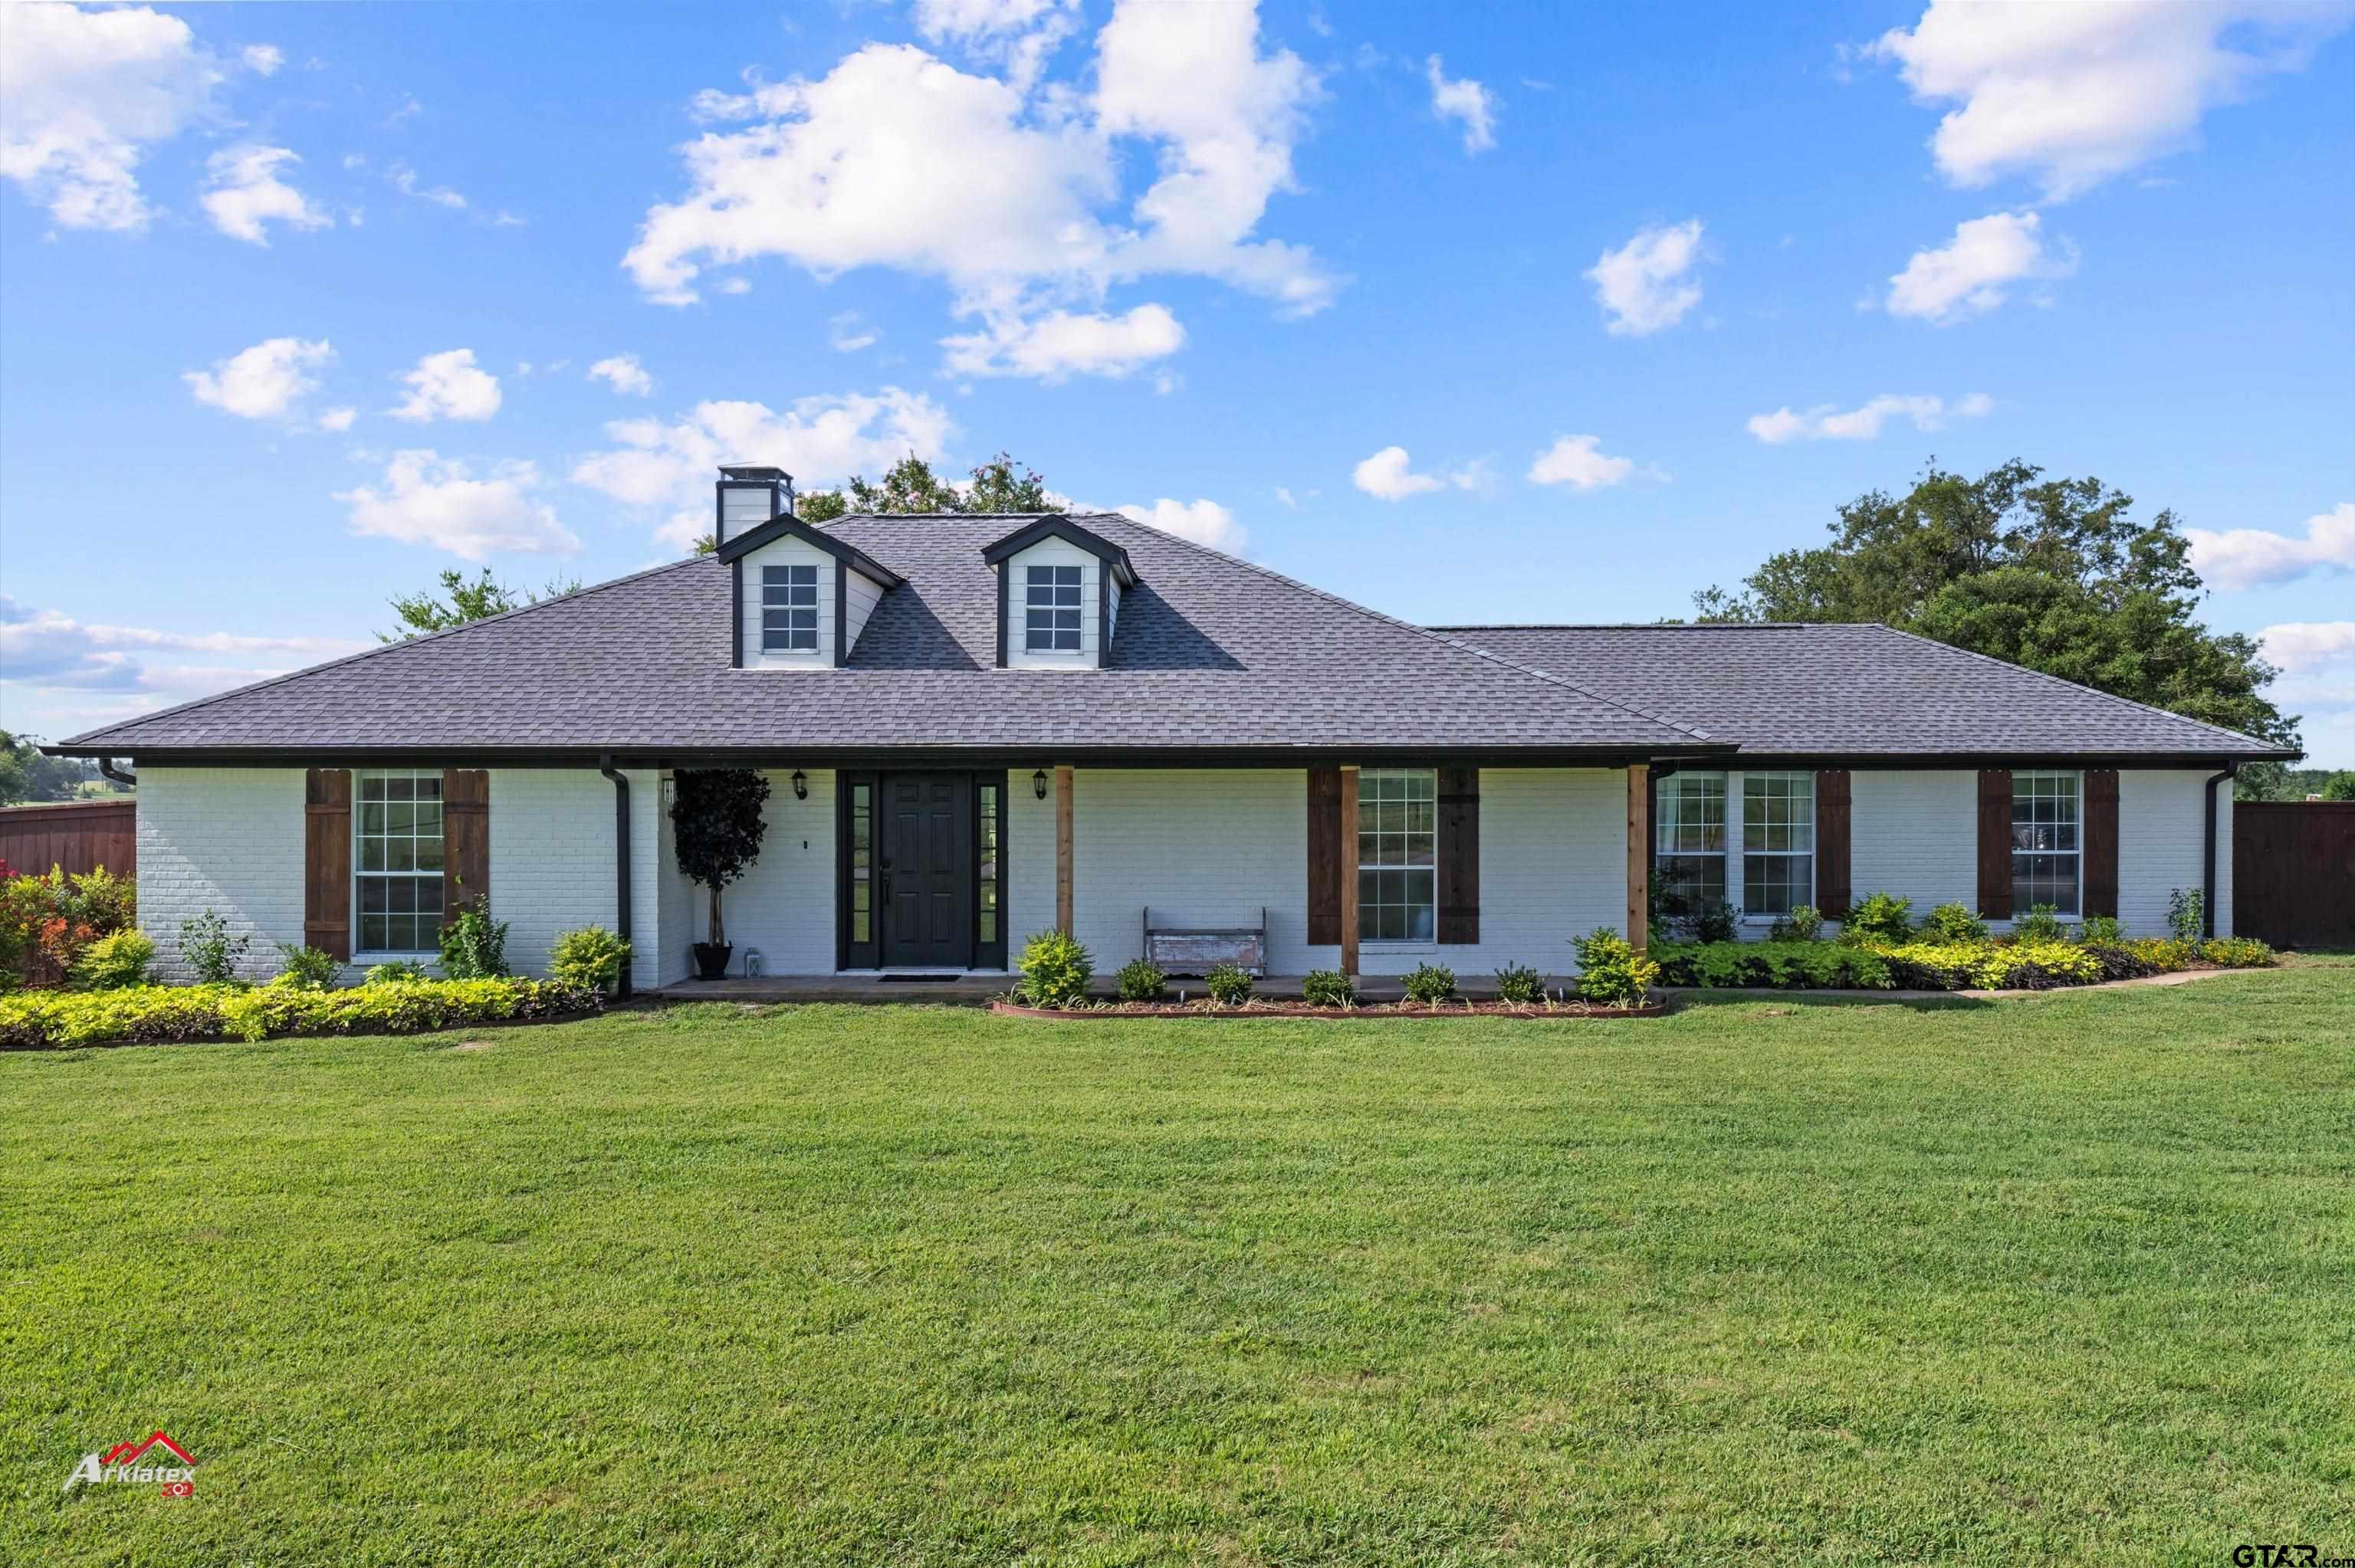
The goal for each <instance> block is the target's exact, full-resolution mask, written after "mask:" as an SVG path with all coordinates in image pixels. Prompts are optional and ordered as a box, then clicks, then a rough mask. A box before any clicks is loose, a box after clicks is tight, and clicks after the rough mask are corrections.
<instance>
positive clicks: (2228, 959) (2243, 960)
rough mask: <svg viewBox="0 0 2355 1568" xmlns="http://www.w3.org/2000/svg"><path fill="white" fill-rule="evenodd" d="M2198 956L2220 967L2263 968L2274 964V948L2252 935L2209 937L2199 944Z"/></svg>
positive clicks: (2268, 967) (2269, 967)
mask: <svg viewBox="0 0 2355 1568" xmlns="http://www.w3.org/2000/svg"><path fill="white" fill-rule="evenodd" d="M2200 957H2201V958H2203V959H2207V960H2208V961H2209V962H2210V963H2211V964H2214V965H2215V966H2216V967H2217V968H2218V969H2271V968H2272V967H2273V964H2274V950H2273V949H2272V948H2269V947H2267V946H2266V945H2265V944H2264V943H2263V942H2260V941H2258V940H2257V939H2256V938H2254V937H2211V938H2208V939H2207V940H2206V941H2204V942H2202V943H2200Z"/></svg>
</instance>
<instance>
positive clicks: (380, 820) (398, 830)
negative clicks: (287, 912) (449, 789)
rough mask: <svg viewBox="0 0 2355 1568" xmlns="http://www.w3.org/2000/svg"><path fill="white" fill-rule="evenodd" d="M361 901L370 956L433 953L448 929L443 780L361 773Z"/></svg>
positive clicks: (357, 883) (356, 879) (356, 884)
mask: <svg viewBox="0 0 2355 1568" xmlns="http://www.w3.org/2000/svg"><path fill="white" fill-rule="evenodd" d="M355 782H356V783H357V786H358V801H357V804H358V806H359V810H358V812H357V817H356V820H355V822H354V824H353V832H354V834H355V836H356V841H357V842H356V843H355V848H356V849H357V852H358V853H357V854H356V855H355V856H354V861H355V874H354V875H353V878H352V884H353V895H354V901H355V902H356V903H357V905H358V915H359V920H358V926H359V946H358V949H357V950H358V951H361V952H366V953H430V952H432V951H433V950H434V949H435V948H436V947H437V946H438V944H439V941H440V938H441V932H442V775H441V774H440V773H438V772H415V773H409V772H401V773H383V772H377V773H362V774H360V775H359V776H358V778H357V779H356V781H355Z"/></svg>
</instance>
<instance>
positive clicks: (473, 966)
mask: <svg viewBox="0 0 2355 1568" xmlns="http://www.w3.org/2000/svg"><path fill="white" fill-rule="evenodd" d="M506 972H507V923H506V921H504V920H494V919H492V918H491V900H490V897H489V895H484V896H483V897H480V898H476V899H472V900H468V901H465V902H463V903H461V904H460V905H459V906H458V915H457V918H455V919H453V920H452V921H451V922H450V923H449V924H448V925H447V926H444V927H442V973H443V974H444V975H447V976H448V977H449V978H450V979H452V980H496V979H498V978H499V977H500V976H502V975H504V974H506Z"/></svg>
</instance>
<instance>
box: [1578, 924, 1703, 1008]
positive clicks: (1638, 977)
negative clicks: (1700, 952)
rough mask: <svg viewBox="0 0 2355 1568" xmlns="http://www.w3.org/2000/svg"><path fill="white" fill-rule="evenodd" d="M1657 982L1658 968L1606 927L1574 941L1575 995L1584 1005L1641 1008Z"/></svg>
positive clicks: (1601, 927) (1599, 927)
mask: <svg viewBox="0 0 2355 1568" xmlns="http://www.w3.org/2000/svg"><path fill="white" fill-rule="evenodd" d="M1703 945H1704V946H1706V945H1708V944H1703ZM1659 978H1660V966H1659V965H1657V964H1656V963H1654V962H1653V961H1652V960H1651V959H1647V958H1645V957H1644V956H1643V955H1642V954H1640V953H1638V952H1636V949H1635V948H1634V947H1632V946H1631V945H1630V944H1629V943H1628V941H1627V938H1625V937H1623V936H1621V935H1620V934H1619V933H1618V932H1616V931H1614V930H1613V929H1612V928H1611V927H1608V926H1597V927H1595V928H1594V929H1593V930H1592V931H1589V932H1588V933H1587V934H1586V935H1585V936H1583V937H1581V938H1579V939H1578V994H1579V995H1580V996H1582V997H1583V998H1585V999H1586V1000H1587V1001H1592V1002H1599V1003H1601V1004H1602V1005H1604V1006H1606V1007H1641V1006H1643V1005H1644V1002H1645V1001H1646V998H1647V997H1648V996H1649V995H1650V993H1651V989H1652V985H1653V982H1655V981H1656V980H1658V979H1659Z"/></svg>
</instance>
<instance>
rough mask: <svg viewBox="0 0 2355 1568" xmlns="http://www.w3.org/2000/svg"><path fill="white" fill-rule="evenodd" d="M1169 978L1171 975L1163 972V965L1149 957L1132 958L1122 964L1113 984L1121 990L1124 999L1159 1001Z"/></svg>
mask: <svg viewBox="0 0 2355 1568" xmlns="http://www.w3.org/2000/svg"><path fill="white" fill-rule="evenodd" d="M1168 980H1169V977H1168V976H1167V975H1165V974H1163V973H1162V972H1161V967H1160V966H1159V965H1158V964H1156V963H1154V962H1153V961H1152V960H1151V959H1129V960H1128V962H1126V963H1124V964H1123V965H1121V966H1120V973H1118V974H1116V975H1114V977H1113V984H1114V987H1116V988H1117V989H1118V990H1119V992H1120V999H1121V1001H1160V1000H1161V991H1162V988H1163V987H1164V986H1166V985H1167V983H1168Z"/></svg>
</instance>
